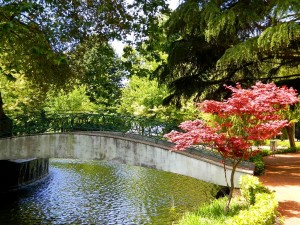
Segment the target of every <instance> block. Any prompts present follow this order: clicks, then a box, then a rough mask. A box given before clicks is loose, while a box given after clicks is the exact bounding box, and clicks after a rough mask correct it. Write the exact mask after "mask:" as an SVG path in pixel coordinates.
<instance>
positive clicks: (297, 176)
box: [259, 153, 300, 225]
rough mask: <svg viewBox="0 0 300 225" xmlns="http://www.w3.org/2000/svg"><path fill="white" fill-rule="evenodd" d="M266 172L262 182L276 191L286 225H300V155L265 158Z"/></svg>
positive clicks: (292, 154)
mask: <svg viewBox="0 0 300 225" xmlns="http://www.w3.org/2000/svg"><path fill="white" fill-rule="evenodd" d="M264 161H265V163H266V172H265V174H264V175H262V176H259V179H260V181H261V182H262V183H263V184H264V185H265V186H266V187H268V188H269V189H271V190H272V191H275V195H276V198H277V200H278V202H279V207H278V210H279V212H280V213H281V215H282V216H283V217H284V225H300V153H289V154H278V155H276V156H268V157H265V158H264Z"/></svg>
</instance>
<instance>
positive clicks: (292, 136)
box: [285, 124, 296, 148]
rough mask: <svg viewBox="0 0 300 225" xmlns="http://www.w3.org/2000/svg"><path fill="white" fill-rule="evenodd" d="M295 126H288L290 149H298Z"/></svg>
mask: <svg viewBox="0 0 300 225" xmlns="http://www.w3.org/2000/svg"><path fill="white" fill-rule="evenodd" d="M294 128H295V124H291V125H290V126H287V127H286V128H285V129H286V133H287V136H288V138H289V142H290V147H291V148H296V143H295V129H294Z"/></svg>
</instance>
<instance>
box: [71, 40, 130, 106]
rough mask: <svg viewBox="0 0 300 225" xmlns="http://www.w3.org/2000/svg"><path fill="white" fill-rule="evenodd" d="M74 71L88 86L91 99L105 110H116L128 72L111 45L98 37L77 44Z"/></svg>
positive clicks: (73, 57) (72, 61)
mask: <svg viewBox="0 0 300 225" xmlns="http://www.w3.org/2000/svg"><path fill="white" fill-rule="evenodd" d="M70 57H71V63H72V65H73V69H74V70H75V73H77V74H78V77H80V81H81V83H82V84H84V85H85V86H86V93H87V95H88V96H89V98H90V100H91V102H93V103H95V104H96V105H97V106H98V109H99V110H102V111H115V105H116V104H117V103H118V101H119V98H120V95H121V87H122V85H123V84H122V82H123V80H124V79H126V77H127V74H128V72H127V71H125V67H124V66H123V63H122V61H121V59H120V58H119V57H118V56H117V55H116V54H115V52H114V50H113V48H112V47H111V46H110V45H109V44H107V43H106V44H104V43H101V42H100V41H98V37H91V38H90V39H89V40H87V41H86V42H84V43H83V44H80V45H78V46H77V48H76V50H75V51H74V52H72V53H71V54H70Z"/></svg>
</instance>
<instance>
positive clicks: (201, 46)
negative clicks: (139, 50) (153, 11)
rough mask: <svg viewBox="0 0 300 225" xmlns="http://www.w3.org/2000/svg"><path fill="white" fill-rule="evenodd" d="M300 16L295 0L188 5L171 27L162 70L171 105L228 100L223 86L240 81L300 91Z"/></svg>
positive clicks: (203, 0)
mask: <svg viewBox="0 0 300 225" xmlns="http://www.w3.org/2000/svg"><path fill="white" fill-rule="evenodd" d="M299 12H300V3H299V1H294V0H286V1H278V0H267V1H261V0H253V1H244V0H185V1H182V4H181V5H180V6H179V7H178V8H177V9H176V10H175V11H174V12H173V13H172V15H171V16H170V18H169V20H168V21H167V23H166V24H165V30H166V34H167V37H168V38H169V40H171V42H170V44H169V48H168V50H167V53H168V55H169V56H168V61H167V62H166V63H165V64H163V65H162V66H161V67H160V68H159V69H158V70H157V74H158V77H159V78H160V80H161V81H163V82H166V83H168V84H169V86H170V89H171V91H172V92H171V94H170V96H169V97H168V98H167V99H166V102H171V101H175V102H176V101H179V100H180V98H181V97H187V98H190V97H196V99H204V98H209V99H222V98H224V97H226V96H227V95H228V91H226V89H225V88H224V86H223V84H227V85H231V84H233V83H235V82H239V83H241V84H243V85H244V86H249V85H252V84H253V83H255V82H256V81H257V80H262V81H275V82H276V83H278V84H288V85H291V86H293V87H294V88H297V89H299V88H300V79H299V63H300V24H299V22H300V13H299ZM187 87H188V88H187Z"/></svg>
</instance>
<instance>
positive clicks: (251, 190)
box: [178, 175, 278, 225]
mask: <svg viewBox="0 0 300 225" xmlns="http://www.w3.org/2000/svg"><path fill="white" fill-rule="evenodd" d="M240 188H241V195H240V196H236V197H234V198H233V200H232V204H231V207H230V210H229V211H228V213H226V212H225V211H224V208H225V206H226V201H227V199H226V197H224V198H220V199H215V200H214V201H212V202H211V203H208V204H206V205H202V206H201V207H199V209H197V210H196V211H195V212H189V213H187V214H185V216H184V217H183V218H182V219H181V220H180V221H179V223H178V225H199V224H201V225H211V224H215V225H224V224H228V225H233V224H235V225H252V224H253V225H256V224H266V225H269V224H270V225H271V224H275V220H276V217H277V207H278V202H277V201H276V200H275V196H274V194H273V193H272V192H270V191H269V190H268V189H267V188H265V187H264V186H263V185H262V184H261V182H259V180H258V178H257V177H254V176H250V175H247V176H243V177H242V178H241V181H240Z"/></svg>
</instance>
